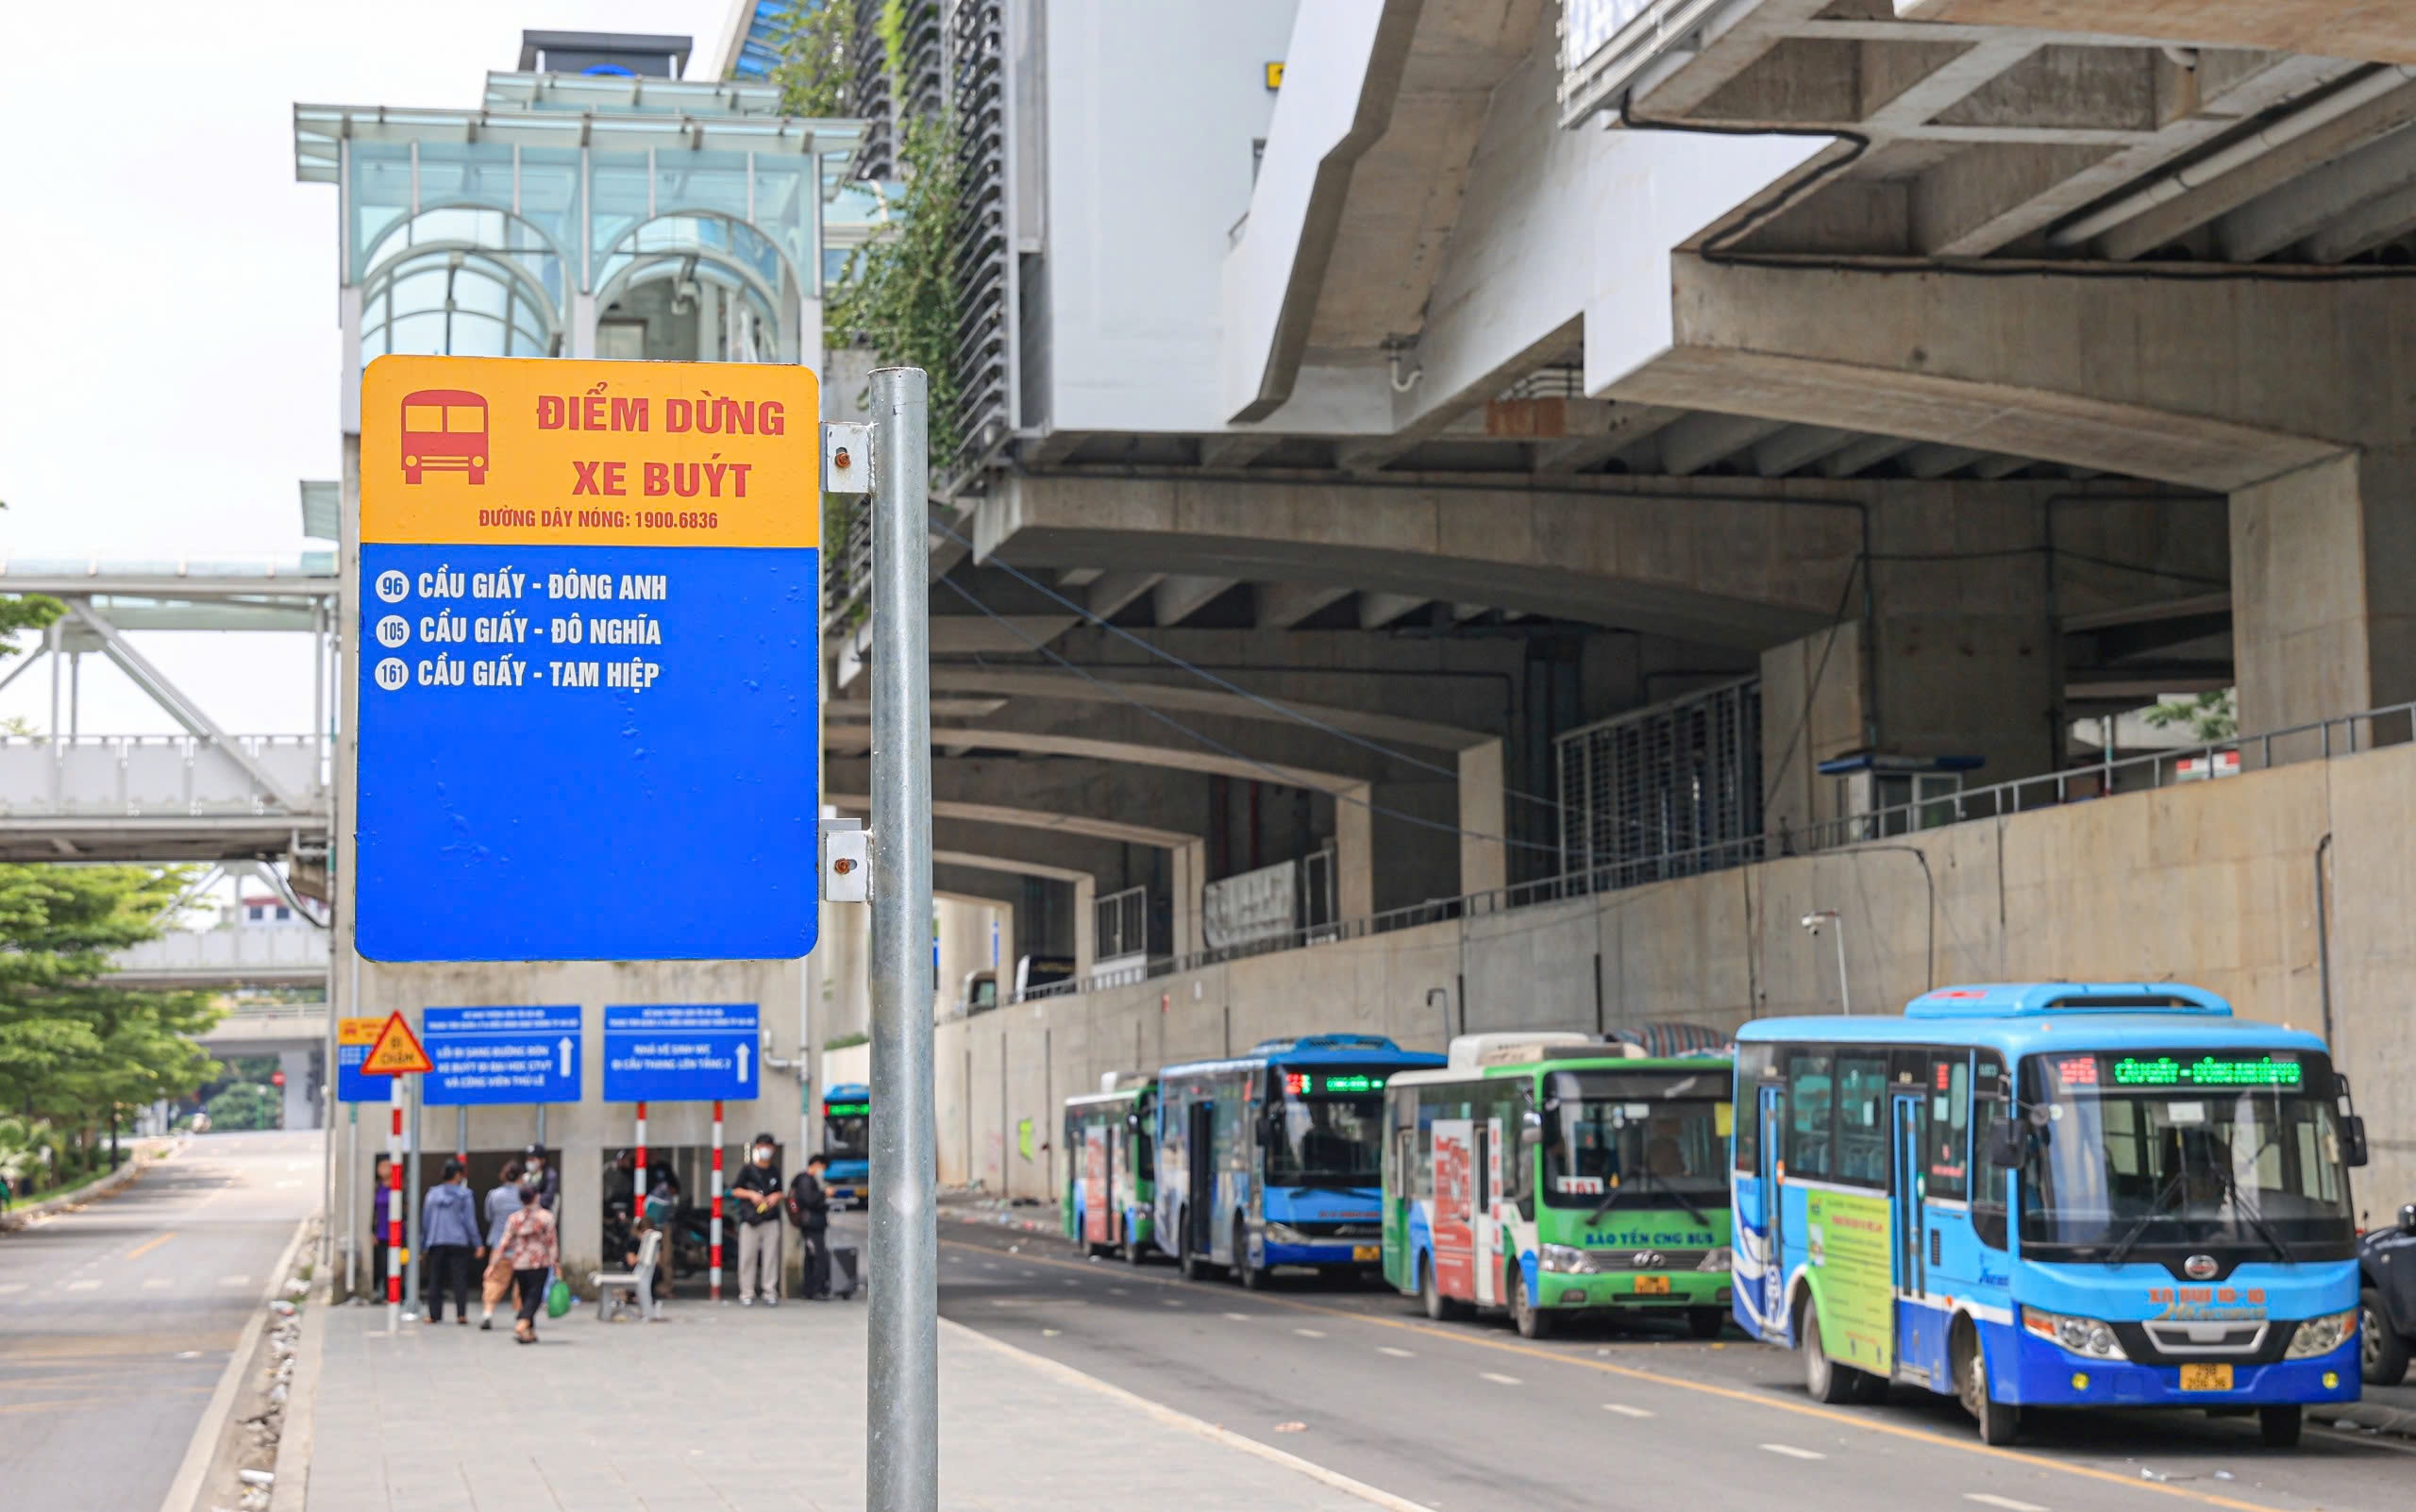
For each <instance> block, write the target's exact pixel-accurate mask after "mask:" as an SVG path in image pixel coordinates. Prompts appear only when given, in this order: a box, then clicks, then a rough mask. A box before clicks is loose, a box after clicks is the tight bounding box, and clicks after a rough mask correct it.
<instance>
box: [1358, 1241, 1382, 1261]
mask: <svg viewBox="0 0 2416 1512" xmlns="http://www.w3.org/2000/svg"><path fill="white" fill-rule="evenodd" d="M1383 1258H1384V1246H1383V1245H1381V1244H1354V1245H1352V1246H1351V1259H1353V1260H1382V1259H1383Z"/></svg>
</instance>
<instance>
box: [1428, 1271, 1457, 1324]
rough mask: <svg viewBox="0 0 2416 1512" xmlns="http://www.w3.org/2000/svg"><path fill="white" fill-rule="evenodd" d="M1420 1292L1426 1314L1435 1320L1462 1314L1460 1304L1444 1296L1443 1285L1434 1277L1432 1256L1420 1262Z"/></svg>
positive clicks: (1438, 1320)
mask: <svg viewBox="0 0 2416 1512" xmlns="http://www.w3.org/2000/svg"><path fill="white" fill-rule="evenodd" d="M1418 1297H1419V1299H1420V1300H1421V1301H1423V1302H1425V1303H1426V1316H1427V1317H1429V1318H1431V1319H1435V1321H1436V1322H1438V1323H1439V1322H1442V1321H1444V1320H1445V1319H1452V1318H1457V1317H1459V1316H1460V1304H1459V1303H1458V1302H1453V1301H1452V1300H1451V1298H1449V1297H1446V1296H1444V1295H1443V1287H1442V1285H1440V1284H1439V1283H1437V1282H1436V1281H1435V1261H1434V1259H1433V1257H1432V1256H1429V1257H1427V1258H1425V1259H1421V1260H1419V1261H1418Z"/></svg>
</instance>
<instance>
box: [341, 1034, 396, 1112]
mask: <svg viewBox="0 0 2416 1512" xmlns="http://www.w3.org/2000/svg"><path fill="white" fill-rule="evenodd" d="M385 1025H386V1020H384V1019H383V1018H361V1017H356V1018H339V1019H337V1020H336V1100H337V1101H339V1102H385V1101H388V1100H391V1099H392V1098H393V1097H394V1078H393V1077H391V1076H370V1075H368V1074H366V1073H364V1072H363V1071H362V1070H361V1063H362V1062H363V1061H366V1060H368V1059H369V1051H370V1049H371V1047H373V1046H375V1045H376V1044H377V1031H378V1030H380V1029H382V1028H384V1027H385Z"/></svg>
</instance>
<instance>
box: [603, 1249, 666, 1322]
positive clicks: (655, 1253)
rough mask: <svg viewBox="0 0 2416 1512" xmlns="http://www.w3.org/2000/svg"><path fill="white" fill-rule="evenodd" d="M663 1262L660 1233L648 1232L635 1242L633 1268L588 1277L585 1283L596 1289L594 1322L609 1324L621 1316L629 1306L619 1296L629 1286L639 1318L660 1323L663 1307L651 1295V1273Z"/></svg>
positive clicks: (652, 1280)
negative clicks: (635, 1256)
mask: <svg viewBox="0 0 2416 1512" xmlns="http://www.w3.org/2000/svg"><path fill="white" fill-rule="evenodd" d="M662 1261H663V1231H662V1230H661V1229H648V1230H646V1236H645V1237H644V1238H642V1239H640V1240H639V1241H638V1263H637V1264H636V1265H633V1266H631V1267H630V1268H629V1269H627V1270H619V1271H615V1270H598V1271H596V1273H595V1274H593V1275H592V1276H590V1277H589V1278H588V1281H589V1283H590V1284H591V1285H594V1286H595V1287H596V1320H597V1321H598V1322H604V1323H609V1322H611V1321H612V1320H613V1319H616V1318H618V1317H620V1316H621V1309H622V1308H623V1307H624V1306H627V1305H628V1304H627V1303H626V1302H622V1301H621V1299H620V1297H619V1295H618V1293H619V1291H620V1289H621V1288H622V1287H624V1286H631V1287H635V1288H636V1290H637V1306H638V1316H639V1317H640V1318H643V1319H646V1321H647V1322H650V1323H658V1322H661V1321H662V1320H663V1304H662V1302H660V1301H658V1300H657V1299H656V1297H655V1295H654V1272H655V1268H657V1267H658V1266H659V1265H661V1264H662Z"/></svg>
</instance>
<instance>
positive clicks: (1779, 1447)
mask: <svg viewBox="0 0 2416 1512" xmlns="http://www.w3.org/2000/svg"><path fill="white" fill-rule="evenodd" d="M1762 1447H1763V1448H1764V1449H1767V1450H1769V1451H1770V1453H1773V1454H1785V1455H1786V1456H1787V1458H1789V1459H1826V1458H1828V1457H1829V1456H1828V1455H1826V1454H1823V1453H1820V1451H1819V1450H1817V1449H1798V1448H1796V1447H1795V1446H1794V1445H1793V1444H1764V1445H1763V1446H1762Z"/></svg>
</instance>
